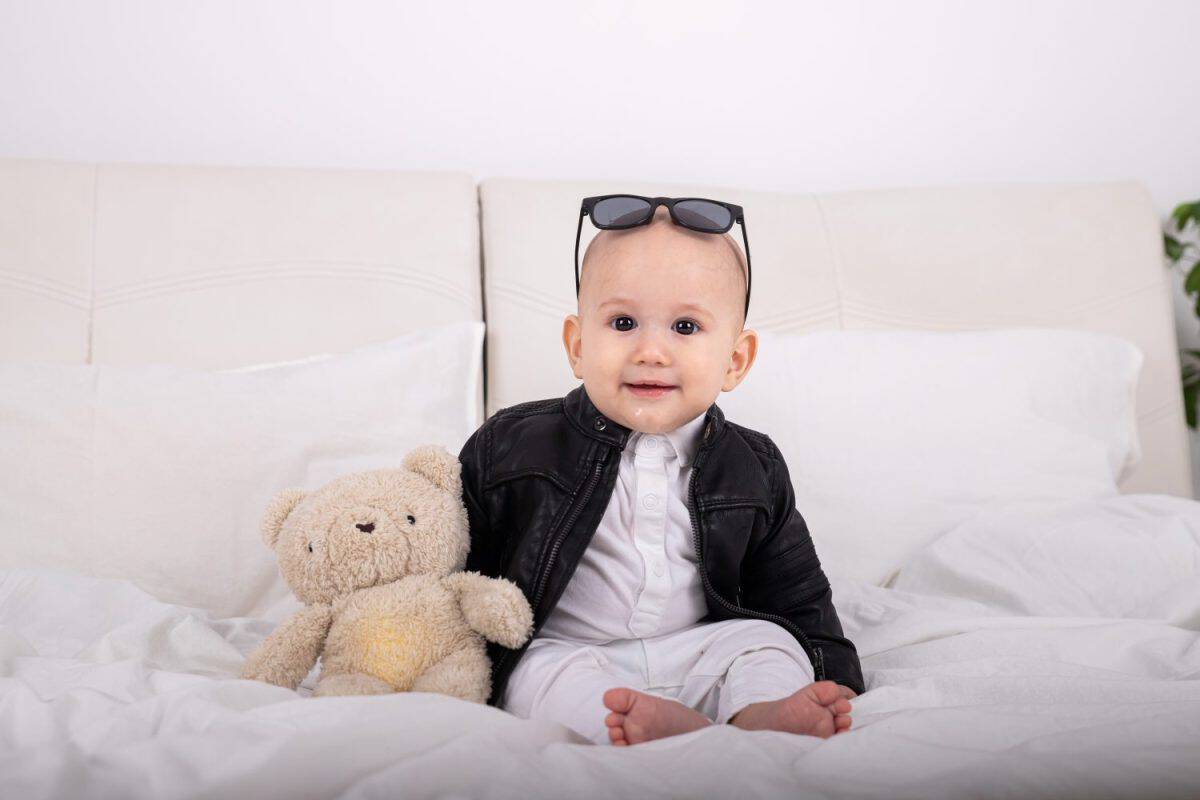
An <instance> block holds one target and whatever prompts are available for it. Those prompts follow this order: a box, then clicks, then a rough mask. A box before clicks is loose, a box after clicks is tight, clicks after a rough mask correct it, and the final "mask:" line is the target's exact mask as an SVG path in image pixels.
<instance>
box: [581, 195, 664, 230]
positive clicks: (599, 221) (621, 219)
mask: <svg viewBox="0 0 1200 800" xmlns="http://www.w3.org/2000/svg"><path fill="white" fill-rule="evenodd" d="M649 217H650V204H649V203H647V202H646V201H645V200H640V199H638V198H636V197H609V198H605V199H604V200H601V201H599V202H598V203H596V204H595V205H594V206H592V222H593V223H595V224H596V225H634V224H636V223H638V222H642V221H644V220H646V219H648V218H649Z"/></svg>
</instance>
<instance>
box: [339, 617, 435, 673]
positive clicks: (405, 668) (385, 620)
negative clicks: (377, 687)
mask: <svg viewBox="0 0 1200 800" xmlns="http://www.w3.org/2000/svg"><path fill="white" fill-rule="evenodd" d="M352 641H353V645H352V646H353V650H354V653H355V655H356V656H357V658H356V659H355V660H356V661H358V667H359V669H361V670H362V671H363V672H366V673H367V674H369V675H374V676H375V677H377V678H379V679H381V680H385V681H387V682H388V683H389V684H391V685H392V687H393V688H395V689H396V690H397V691H406V690H408V689H409V688H410V687H411V686H412V685H413V682H414V681H416V679H417V677H418V676H419V675H420V674H421V673H422V672H424V671H425V669H426V668H427V667H428V666H429V664H430V662H431V661H432V658H431V656H432V652H431V650H432V647H431V645H432V644H433V641H434V638H433V631H432V630H431V629H430V627H429V625H427V624H424V623H422V622H419V621H417V620H413V619H401V618H395V617H364V618H362V619H360V620H357V621H356V622H355V624H354V628H353V634H352Z"/></svg>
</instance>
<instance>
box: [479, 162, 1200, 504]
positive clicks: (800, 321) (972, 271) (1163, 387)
mask: <svg viewBox="0 0 1200 800" xmlns="http://www.w3.org/2000/svg"><path fill="white" fill-rule="evenodd" d="M614 192H631V193H634V194H642V195H648V196H658V195H662V196H683V195H690V196H700V197H713V198H717V199H721V200H728V201H731V202H734V203H737V204H739V205H741V206H743V207H744V208H745V211H746V221H747V224H748V226H749V228H748V232H749V236H750V249H751V256H752V259H753V261H752V265H753V269H754V276H753V277H754V280H753V291H752V296H751V299H750V315H749V318H748V320H747V324H748V326H750V327H753V328H757V329H759V330H775V331H783V330H788V331H805V330H815V329H822V328H917V329H926V330H962V329H972V328H974V329H979V328H1001V327H1025V326H1041V327H1062V328H1078V329H1083V330H1093V331H1102V332H1105V333H1111V334H1116V335H1118V336H1123V337H1125V338H1126V339H1129V340H1130V341H1132V342H1133V343H1135V344H1136V345H1138V346H1139V347H1140V348H1141V349H1142V351H1143V352H1144V353H1145V356H1146V360H1145V365H1144V367H1143V372H1142V376H1141V381H1140V383H1139V386H1138V393H1137V404H1138V418H1139V424H1138V431H1139V439H1140V443H1141V448H1142V460H1141V462H1140V463H1139V464H1138V465H1137V467H1136V468H1135V469H1134V470H1133V471H1132V472H1131V473H1130V474H1129V475H1128V476H1127V477H1126V478H1125V480H1124V481H1123V482H1122V483H1121V487H1120V488H1121V490H1122V491H1123V492H1127V493H1128V492H1160V493H1166V494H1173V495H1178V496H1182V497H1189V498H1190V497H1192V489H1191V485H1192V484H1191V466H1190V461H1189V455H1188V446H1187V435H1186V425H1185V422H1184V415H1183V404H1182V395H1181V389H1180V378H1179V354H1178V350H1177V345H1176V338H1175V328H1174V321H1173V316H1172V314H1173V311H1172V304H1171V300H1170V294H1169V286H1170V284H1169V281H1168V276H1169V274H1168V271H1167V270H1166V269H1165V267H1164V264H1163V257H1162V245H1161V232H1160V228H1159V222H1158V218H1157V215H1156V214H1155V212H1154V209H1153V206H1152V204H1151V201H1150V198H1149V195H1148V193H1147V192H1146V190H1145V189H1144V188H1143V187H1142V186H1141V185H1140V184H1138V183H1136V182H1132V181H1129V182H1114V183H1097V184H1044V185H1030V184H990V185H968V186H956V187H928V188H902V189H886V190H873V191H854V192H839V193H830V194H782V193H765V192H747V191H741V190H737V189H729V188H721V187H704V186H694V185H690V186H689V185H678V184H675V185H672V184H659V183H647V182H639V181H603V182H601V181H580V182H567V181H539V180H520V179H509V178H494V179H489V180H485V181H484V182H483V183H482V185H481V186H480V207H481V213H482V228H483V248H484V301H485V313H486V317H487V322H488V334H487V336H488V344H487V354H488V355H487V357H488V364H487V373H488V377H487V382H488V393H487V413H488V415H491V414H492V413H494V412H495V411H496V410H497V409H500V408H503V407H505V406H508V405H512V404H514V403H518V402H522V401H525V400H533V399H540V398H545V397H554V396H559V395H562V394H564V393H566V392H567V391H570V390H571V389H572V388H574V387H575V386H577V385H578V381H577V380H576V379H575V377H574V376H573V375H572V373H571V371H570V369H569V368H568V366H567V361H566V357H565V355H564V352H563V347H562V340H561V331H562V319H563V317H564V316H565V315H566V314H569V313H574V311H575V283H574V277H573V274H572V270H573V263H572V255H571V254H572V249H573V247H574V242H575V224H576V220H577V215H578V213H579V201H580V198H582V197H585V196H588V195H598V194H606V193H614ZM733 233H734V238H735V239H736V240H738V241H739V243H740V237H739V236H738V235H737V232H736V231H734V232H733ZM593 235H595V228H593V227H592V225H591V223H590V222H588V221H586V220H585V221H584V239H583V240H582V241H581V243H580V253H581V257H582V252H583V250H584V248H586V246H587V242H588V241H590V238H591V236H593ZM719 403H720V399H719V398H718V404H719Z"/></svg>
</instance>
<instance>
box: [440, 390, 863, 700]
mask: <svg viewBox="0 0 1200 800" xmlns="http://www.w3.org/2000/svg"><path fill="white" fill-rule="evenodd" d="M705 419H706V422H705V424H704V427H703V428H702V429H701V431H702V432H701V440H700V443H699V446H698V448H697V451H696V455H695V458H694V460H693V463H692V474H691V478H690V479H689V481H688V496H687V499H686V502H687V506H688V510H689V511H690V512H691V519H692V536H693V540H694V542H695V547H696V553H697V559H698V564H697V566H698V567H699V570H700V578H701V582H702V584H703V586H704V596H705V599H706V601H707V605H708V612H709V613H708V615H707V616H706V617H705V619H706V620H710V621H718V620H725V619H731V618H734V617H743V618H755V619H766V620H769V621H771V622H774V623H776V624H778V625H781V626H782V627H783V628H784V629H786V630H787V631H788V632H789V633H791V634H792V635H793V636H794V637H795V638H796V640H797V641H798V642H799V643H800V645H801V646H802V647H803V648H804V650H805V652H806V653H808V656H809V659H810V660H811V661H812V664H813V667H814V670H815V673H816V679H817V680H826V679H828V680H833V681H837V682H838V683H841V684H845V685H846V686H849V687H850V688H851V689H853V690H854V691H855V692H857V693H859V694H862V693H863V691H864V686H863V677H862V667H861V666H860V665H859V661H858V652H857V651H856V650H855V648H854V645H853V644H852V643H851V642H850V640H849V639H847V638H845V637H844V636H843V635H842V626H841V622H840V621H839V620H838V616H837V612H836V611H835V610H834V607H833V594H832V591H831V589H830V587H829V581H828V580H827V579H826V577H825V573H824V571H823V570H822V569H821V564H820V561H819V560H818V559H817V553H816V550H815V549H814V548H813V542H812V539H811V538H810V537H809V534H808V527H807V526H806V525H805V523H804V519H803V517H801V516H800V512H799V511H797V510H796V506H795V497H794V493H793V490H792V484H791V480H790V479H789V477H788V470H787V466H786V465H785V464H784V461H783V457H782V455H781V454H780V452H779V449H778V448H777V447H776V446H775V443H774V442H772V441H771V439H770V438H769V437H767V436H766V435H764V434H761V433H758V432H756V431H753V430H750V429H749V428H745V427H742V426H741V425H737V424H735V423H733V422H729V421H728V420H726V419H725V415H724V413H723V412H722V411H721V409H720V408H719V407H718V406H717V405H716V404H715V403H714V404H713V405H711V406H709V408H708V411H707V412H706V413H705ZM630 433H631V431H630V429H629V428H626V427H624V426H622V425H620V424H619V423H617V422H615V421H613V420H611V419H608V418H607V417H605V416H604V415H603V414H601V413H600V411H598V410H597V409H596V407H595V406H594V405H593V404H592V401H591V398H589V397H588V395H587V392H586V391H584V387H583V385H582V384H580V385H579V386H578V387H577V388H575V389H573V390H572V391H571V392H569V393H568V394H567V395H566V397H558V398H554V399H549V400H536V401H532V402H528V403H521V404H518V405H515V406H509V407H508V408H504V409H501V410H500V411H497V412H496V413H495V414H493V415H492V416H491V417H489V418H488V420H487V421H486V422H484V424H483V425H482V426H480V428H479V430H477V431H475V433H473V434H471V437H470V438H469V439H468V440H467V442H466V444H464V445H463V448H462V452H461V453H460V454H459V461H460V462H461V463H462V479H463V502H464V504H465V505H466V507H467V512H468V516H469V517H470V522H471V551H470V554H469V555H468V557H467V564H466V569H468V570H475V571H478V572H480V573H482V574H484V575H488V576H491V577H504V578H508V579H510V580H512V581H513V582H514V583H516V584H517V585H518V586H520V587H521V590H522V591H524V593H525V596H526V597H528V598H529V603H530V605H531V606H532V607H533V619H534V630H535V635H536V632H537V631H538V630H540V629H541V626H542V624H543V623H544V622H545V621H546V618H547V617H548V616H549V615H550V612H551V611H552V610H553V609H554V606H555V604H556V603H557V602H558V598H559V596H560V595H561V594H562V592H563V589H565V588H566V585H567V581H569V580H570V578H571V573H572V572H574V570H575V566H576V565H577V564H578V563H579V559H580V557H581V556H582V555H583V552H584V550H585V549H586V548H587V546H588V541H589V540H590V539H591V537H592V534H593V533H594V532H595V530H596V528H597V527H598V526H599V524H600V518H601V517H602V516H603V514H604V510H605V508H606V507H607V505H608V501H609V498H610V496H611V495H612V492H613V487H614V486H615V485H616V480H617V469H618V466H619V463H620V454H621V451H622V450H623V449H624V448H625V442H626V441H627V439H628V438H629V435H630ZM487 647H488V655H489V656H490V657H491V660H492V692H491V696H490V697H489V698H488V704H489V705H497V704H498V703H499V700H500V698H501V697H502V696H503V691H504V686H505V683H506V682H507V680H508V676H509V675H510V674H511V673H512V670H513V667H515V666H516V664H517V661H518V660H519V659H520V658H521V656H522V655H524V653H525V649H526V648H527V647H528V643H526V645H524V646H523V647H521V648H519V649H517V650H510V649H508V648H506V647H503V646H501V645H498V644H496V643H494V642H488V645H487Z"/></svg>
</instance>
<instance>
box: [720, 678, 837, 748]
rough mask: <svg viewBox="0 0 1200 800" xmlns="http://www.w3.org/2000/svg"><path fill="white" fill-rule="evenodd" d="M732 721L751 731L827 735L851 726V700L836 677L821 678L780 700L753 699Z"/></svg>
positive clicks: (731, 722) (731, 718) (823, 736)
mask: <svg viewBox="0 0 1200 800" xmlns="http://www.w3.org/2000/svg"><path fill="white" fill-rule="evenodd" d="M729 723H730V724H731V725H736V726H737V727H739V728H743V729H745V730H750V731H756V730H772V731H787V732H788V733H800V734H805V735H808V736H820V737H821V738H823V739H827V738H829V737H830V736H832V735H834V734H835V733H842V732H843V731H846V730H848V729H849V728H850V701H849V700H847V699H846V698H844V697H842V694H841V692H840V691H839V690H838V687H837V684H836V683H834V682H833V681H817V682H816V683H810V684H809V685H808V686H805V687H804V688H803V689H800V690H798V691H797V692H796V693H795V694H791V695H788V696H787V697H784V698H780V699H779V700H771V701H768V702H765V703H751V704H750V705H748V706H746V707H745V708H743V709H742V710H741V711H738V712H737V713H736V714H734V715H733V716H732V717H730V718H729Z"/></svg>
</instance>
